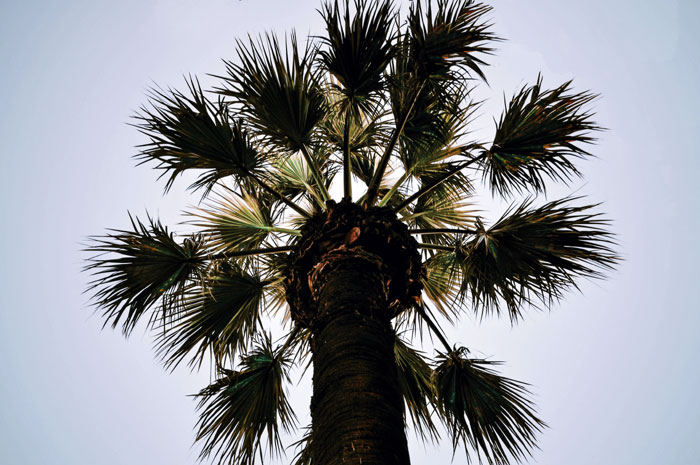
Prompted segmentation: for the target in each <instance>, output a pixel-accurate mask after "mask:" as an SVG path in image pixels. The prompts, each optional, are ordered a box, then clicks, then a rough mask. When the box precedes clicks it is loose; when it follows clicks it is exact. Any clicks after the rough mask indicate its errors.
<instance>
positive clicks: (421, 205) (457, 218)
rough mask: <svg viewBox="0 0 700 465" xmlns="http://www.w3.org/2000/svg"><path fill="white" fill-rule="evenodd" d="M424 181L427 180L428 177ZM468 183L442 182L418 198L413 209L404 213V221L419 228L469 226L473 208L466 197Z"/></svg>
mask: <svg viewBox="0 0 700 465" xmlns="http://www.w3.org/2000/svg"><path fill="white" fill-rule="evenodd" d="M425 182H429V179H428V180H426V181H425ZM469 187H470V186H469V184H468V183H467V184H466V185H455V184H452V183H443V184H441V185H440V186H438V187H437V188H436V189H434V190H433V192H432V194H431V195H430V196H424V197H422V198H420V199H419V200H418V201H417V202H416V204H415V206H414V207H413V210H412V211H411V212H410V213H407V214H405V215H404V217H403V219H404V221H407V222H409V224H411V225H413V226H415V227H416V228H420V229H430V228H446V227H448V226H454V227H456V228H470V227H471V226H472V225H473V224H474V219H475V216H474V213H475V211H476V210H475V209H474V207H473V205H472V204H471V202H470V201H469V200H468V197H466V193H467V192H468V190H469Z"/></svg>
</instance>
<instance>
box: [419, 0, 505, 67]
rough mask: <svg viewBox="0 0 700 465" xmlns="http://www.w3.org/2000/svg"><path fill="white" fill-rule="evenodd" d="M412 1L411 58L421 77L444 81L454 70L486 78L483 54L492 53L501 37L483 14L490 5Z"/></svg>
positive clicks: (464, 0) (468, 0) (468, 1)
mask: <svg viewBox="0 0 700 465" xmlns="http://www.w3.org/2000/svg"><path fill="white" fill-rule="evenodd" d="M426 3H427V8H426V10H425V11H424V10H423V2H422V1H421V0H416V1H415V2H413V3H412V5H411V9H410V11H409V15H408V32H409V34H408V37H409V41H410V42H409V46H410V48H409V50H410V51H409V59H410V62H411V65H412V68H413V69H415V73H416V75H417V77H418V79H421V80H422V79H431V80H442V79H445V78H447V77H449V75H450V73H452V72H453V70H454V69H461V70H465V71H468V72H469V71H470V72H473V73H475V74H476V75H477V76H479V77H480V78H482V79H484V80H485V77H484V73H483V71H482V70H481V68H482V67H483V66H485V65H486V63H485V62H484V61H483V59H482V58H481V56H482V55H489V54H491V53H492V52H493V49H492V48H491V47H490V42H495V41H498V40H499V39H498V38H497V37H496V36H495V35H494V34H493V33H492V32H491V31H490V30H489V28H490V27H491V24H490V23H488V22H486V21H485V20H484V16H485V15H486V14H487V13H489V12H490V11H491V7H490V6H487V5H484V4H481V3H476V2H474V1H473V0H460V1H449V0H438V2H437V7H436V8H435V10H433V8H432V2H431V1H430V0H428V1H426Z"/></svg>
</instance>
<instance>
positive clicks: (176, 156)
mask: <svg viewBox="0 0 700 465" xmlns="http://www.w3.org/2000/svg"><path fill="white" fill-rule="evenodd" d="M187 85H188V89H189V92H190V94H191V95H190V96H187V95H185V94H183V93H181V92H179V91H167V92H166V91H159V90H154V91H153V94H152V97H151V108H148V107H142V108H141V113H140V114H138V115H137V116H136V119H137V120H139V121H140V123H139V124H137V125H136V126H137V127H138V128H139V130H140V131H141V132H143V133H144V134H146V135H147V136H148V137H149V138H150V139H151V142H150V143H148V144H145V145H144V146H143V150H142V151H141V153H140V154H139V155H137V156H136V158H137V159H140V160H141V161H142V163H146V162H149V161H152V160H154V161H157V162H158V166H157V168H158V169H162V170H164V171H165V172H164V173H163V175H165V174H168V173H169V174H170V177H169V178H168V182H167V184H166V190H168V189H170V187H171V186H172V184H173V182H174V181H175V178H177V176H178V175H179V174H181V173H182V172H183V171H185V170H187V169H201V170H205V172H204V174H202V175H201V176H200V177H199V178H198V179H197V181H195V183H194V184H192V186H191V187H193V188H200V187H205V188H207V189H209V188H211V186H213V185H214V183H216V181H217V180H219V179H221V178H223V177H226V176H231V175H232V176H234V177H235V178H237V179H238V181H239V182H241V181H242V179H244V178H245V177H247V176H250V174H251V173H252V172H254V171H255V170H257V169H258V168H260V167H261V165H262V164H263V162H264V157H263V156H262V154H260V153H258V152H257V151H256V150H255V148H254V146H253V144H252V143H251V141H250V136H249V134H248V131H247V130H246V129H245V128H244V127H243V124H242V122H241V120H235V119H233V118H231V115H230V114H229V108H228V105H226V104H225V103H223V102H222V101H219V102H217V103H212V102H210V101H208V100H207V99H206V97H205V96H204V93H203V92H202V89H201V87H200V86H199V82H198V81H195V80H192V79H190V80H189V81H188V83H187Z"/></svg>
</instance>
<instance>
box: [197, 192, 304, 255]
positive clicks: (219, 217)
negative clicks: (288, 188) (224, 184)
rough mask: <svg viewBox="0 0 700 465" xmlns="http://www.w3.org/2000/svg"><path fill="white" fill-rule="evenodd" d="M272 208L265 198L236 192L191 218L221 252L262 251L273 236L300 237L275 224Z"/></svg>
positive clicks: (211, 245)
mask: <svg viewBox="0 0 700 465" xmlns="http://www.w3.org/2000/svg"><path fill="white" fill-rule="evenodd" d="M271 210H272V205H271V203H270V202H263V201H262V199H261V197H258V198H255V197H253V196H252V195H248V194H244V195H239V194H236V193H234V192H228V193H227V194H226V195H224V194H221V195H220V196H219V199H218V201H216V202H215V203H211V204H209V206H208V208H201V209H199V210H198V211H195V212H192V213H191V215H193V216H195V217H198V218H199V219H198V220H195V221H194V222H193V224H194V225H196V226H200V227H202V228H203V230H204V231H205V232H206V233H207V234H209V235H210V240H209V246H210V247H211V248H212V249H213V250H214V251H217V252H223V253H226V252H234V251H239V250H246V249H254V248H257V247H259V246H260V245H261V244H262V243H263V241H264V240H265V239H266V238H267V236H268V235H269V234H270V233H271V232H280V233H285V234H296V233H297V232H296V231H295V230H292V229H285V228H279V227H276V226H275V225H274V224H273V222H272V221H273V214H272V211H271Z"/></svg>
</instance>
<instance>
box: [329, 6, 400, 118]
mask: <svg viewBox="0 0 700 465" xmlns="http://www.w3.org/2000/svg"><path fill="white" fill-rule="evenodd" d="M354 10H355V11H354V12H353V14H352V15H351V14H350V5H349V1H348V0H346V1H345V5H344V12H341V11H340V8H339V6H338V1H337V0H336V1H335V2H334V3H332V4H331V3H330V2H328V3H324V5H323V7H322V9H321V15H322V16H323V19H324V21H325V23H326V31H327V37H321V38H320V39H321V40H322V41H323V42H324V43H325V45H326V47H325V48H322V49H321V50H320V52H319V56H320V63H321V65H322V67H323V68H324V69H325V70H326V71H327V72H329V73H330V74H331V75H332V76H333V77H334V78H335V79H336V80H337V81H338V89H339V90H340V92H341V93H342V94H343V95H344V99H343V100H344V102H347V104H349V105H350V108H353V109H354V108H363V109H367V107H368V101H371V100H373V97H374V95H373V94H375V93H376V92H378V91H380V90H382V88H383V84H384V82H383V78H382V75H383V73H384V70H385V69H386V67H387V65H388V64H389V62H390V60H391V58H392V56H393V54H394V49H393V44H392V41H391V39H392V31H391V20H392V17H393V16H394V13H393V11H392V6H391V2H389V1H380V2H366V1H359V2H355V9H354ZM343 106H345V105H343Z"/></svg>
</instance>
